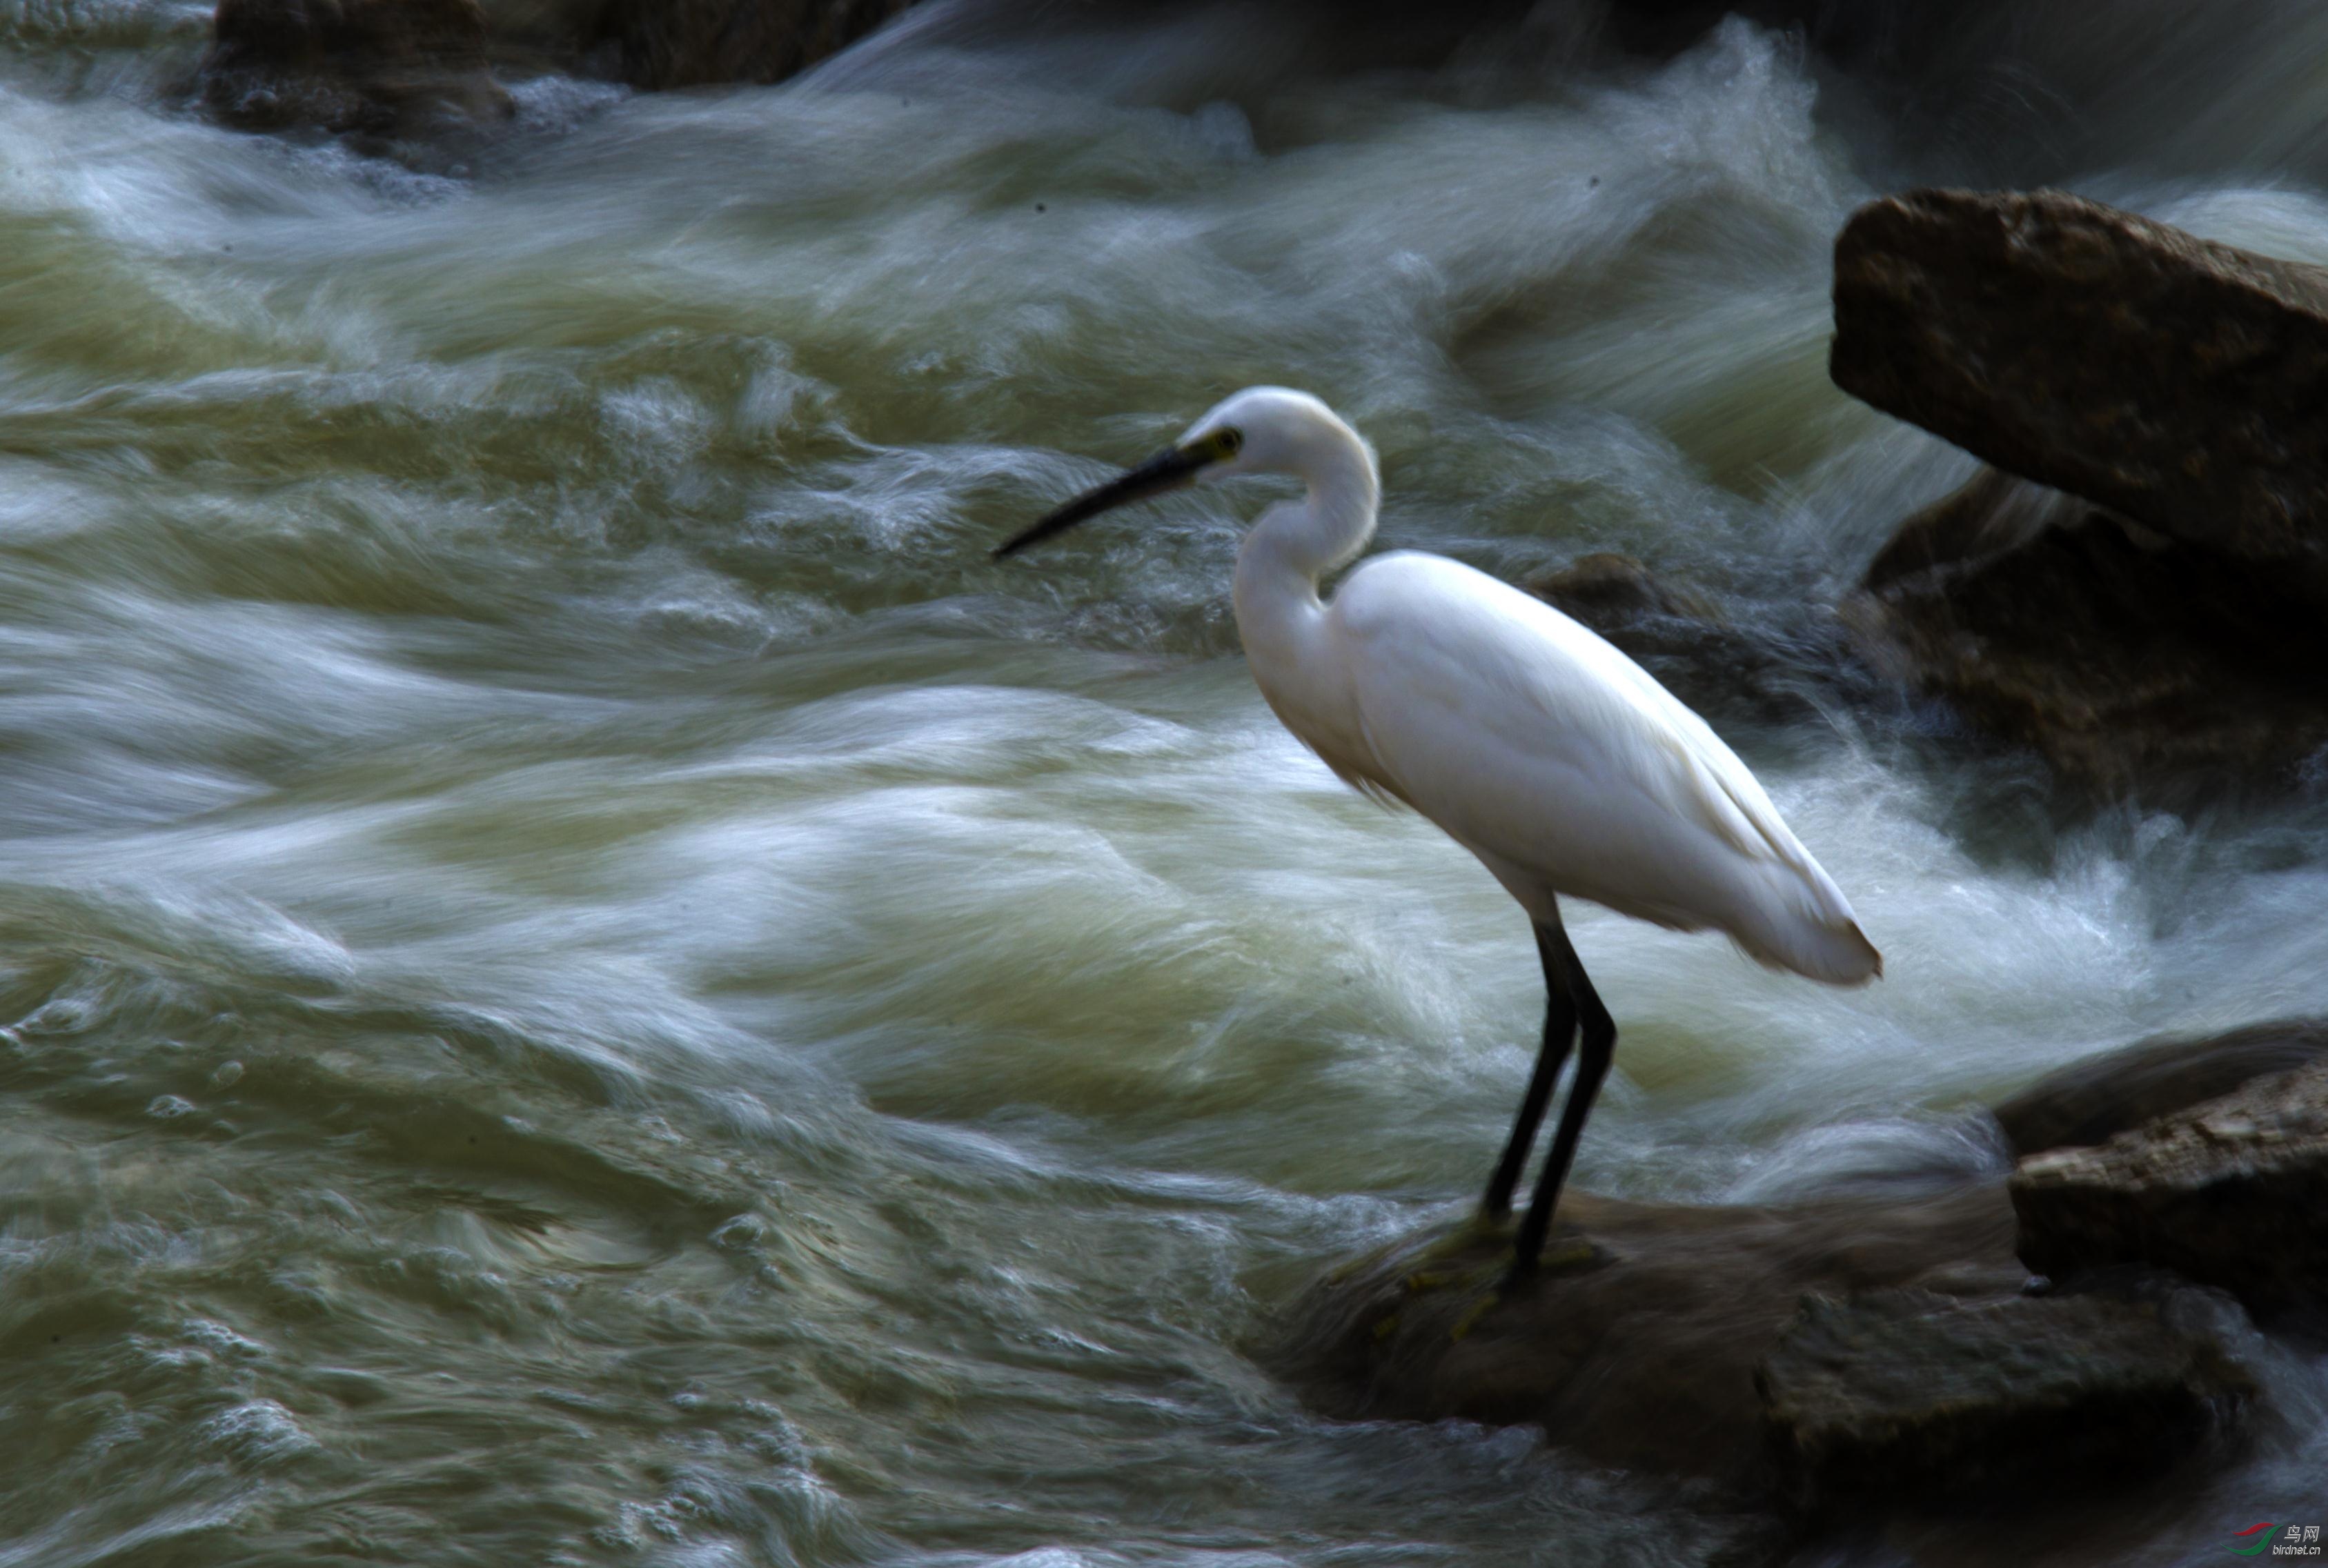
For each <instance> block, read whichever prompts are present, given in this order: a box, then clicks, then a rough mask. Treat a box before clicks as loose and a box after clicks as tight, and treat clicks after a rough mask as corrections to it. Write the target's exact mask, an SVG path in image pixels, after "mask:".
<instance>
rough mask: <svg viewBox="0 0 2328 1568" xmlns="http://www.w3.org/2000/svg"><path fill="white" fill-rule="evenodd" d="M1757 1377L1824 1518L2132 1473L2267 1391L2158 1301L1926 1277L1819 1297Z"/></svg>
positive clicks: (1784, 1474)
mask: <svg viewBox="0 0 2328 1568" xmlns="http://www.w3.org/2000/svg"><path fill="white" fill-rule="evenodd" d="M1755 1383H1756V1386H1757V1388H1758V1389H1759V1390H1760V1393H1761V1395H1762V1399H1763V1403H1764V1407H1765V1410H1766V1412H1767V1414H1768V1419H1769V1434H1770V1440H1771V1442H1772V1444H1773V1446H1774V1448H1775V1450H1776V1452H1777V1454H1778V1462H1779V1473H1780V1477H1781V1484H1782V1487H1783V1488H1784V1490H1785V1493H1786V1495H1787V1498H1788V1501H1789V1502H1791V1503H1792V1504H1794V1505H1795V1506H1796V1507H1798V1508H1802V1509H1804V1510H1807V1511H1809V1512H1812V1513H1820V1514H1826V1513H1838V1512H1854V1513H1855V1512H1863V1511H1869V1510H1873V1509H1876V1508H1879V1507H1897V1506H1900V1505H1902V1504H1908V1505H1927V1506H1929V1505H1938V1504H1948V1503H1954V1502H1958V1501H1961V1500H1965V1499H1978V1500H1979V1501H1980V1502H1982V1503H1984V1504H1985V1505H1989V1506H1995V1505H1998V1504H2006V1503H2011V1502H2014V1501H2019V1502H2030V1501H2035V1500H2038V1499H2040V1498H2057V1497H2059V1496H2060V1495H2061V1494H2062V1493H2065V1492H2074V1491H2080V1490H2084V1491H2091V1490H2097V1489H2101V1488H2106V1487H2107V1486H2110V1485H2113V1484H2115V1485H2124V1484H2125V1483H2126V1482H2128V1481H2131V1480H2136V1479H2142V1478H2144V1477H2147V1476H2153V1475H2156V1474H2158V1473H2160V1472H2162V1471H2164V1470H2166V1469H2170V1468H2172V1467H2173V1465H2174V1464H2175V1463H2176V1462H2177V1461H2178V1460H2183V1459H2186V1458H2188V1457H2190V1456H2191V1455H2192V1454H2193V1453H2194V1452H2196V1451H2199V1450H2200V1449H2201V1448H2203V1447H2205V1446H2206V1445H2207V1444H2208V1442H2209V1441H2210V1440H2211V1438H2215V1437H2217V1436H2219V1435H2220V1434H2222V1433H2224V1432H2228V1431H2229V1430H2230V1429H2231V1428H2232V1427H2233V1425H2234V1424H2235V1422H2237V1420H2238V1417H2239V1413H2240V1412H2241V1410H2242V1409H2243V1408H2244V1406H2245V1405H2246V1404H2248V1401H2249V1400H2250V1399H2251V1398H2252V1397H2253V1395H2254V1394H2255V1387H2254V1385H2253V1382H2252V1381H2251V1380H2250V1379H2249V1378H2248V1376H2247V1375H2246V1374H2245V1373H2244V1372H2242V1371H2241V1370H2240V1369H2239V1367H2238V1366H2235V1365H2234V1364H2233V1363H2232V1362H2231V1361H2230V1360H2229V1358H2228V1357H2226V1356H2225V1355H2224V1354H2223V1352H2222V1350H2221V1349H2220V1347H2218V1346H2216V1345H2215V1344H2213V1343H2212V1342H2211V1341H2210V1340H2208V1339H2206V1338H2201V1337H2198V1336H2194V1335H2191V1334H2187V1333H2184V1332H2179V1331H2177V1329H2173V1328H2170V1327H2169V1326H2168V1324H2167V1323H2166V1322H2165V1321H2163V1320H2162V1317H2161V1314H2160V1311H2159V1310H2158V1308H2157V1307H2155V1306H2154V1305H2152V1304H2149V1303H2146V1302H2141V1301H2132V1300H2123V1299H2120V1298H2117V1297H2115V1296H2106V1295H2099V1294H2085V1295H2073V1296H2045V1297H2034V1298H2032V1297H2026V1296H2023V1297H2018V1298H2015V1299H2014V1300H2001V1301H1980V1302H1966V1301H1962V1300H1954V1299H1951V1298H1949V1297H1947V1296H1941V1295H1937V1294H1934V1293H1932V1292H1930V1291H1913V1290H1907V1291H1873V1292H1869V1293H1866V1294H1863V1295H1859V1296H1856V1297H1853V1298H1851V1299H1850V1300H1835V1299H1833V1298H1830V1297H1825V1296H1812V1297H1809V1298H1807V1299H1806V1300H1804V1302H1803V1304H1802V1308H1801V1310H1800V1312H1799V1313H1798V1316H1797V1317H1796V1319H1795V1320H1794V1322H1793V1324H1792V1325H1791V1326H1789V1327H1788V1329H1787V1331H1786V1332H1785V1334H1784V1335H1783V1336H1782V1337H1781V1338H1779V1342H1778V1343H1777V1345H1776V1346H1774V1347H1772V1348H1771V1350H1770V1352H1769V1355H1768V1356H1767V1357H1765V1358H1764V1359H1763V1361H1762V1364H1761V1366H1760V1367H1759V1368H1758V1369H1757V1371H1756V1373H1755Z"/></svg>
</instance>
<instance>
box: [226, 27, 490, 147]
mask: <svg viewBox="0 0 2328 1568" xmlns="http://www.w3.org/2000/svg"><path fill="white" fill-rule="evenodd" d="M213 27H214V30H215V36H214V42H212V44H211V50H210V52H209V54H208V55H207V56H206V57H205V58H204V60H203V61H202V101H203V103H204V105H205V106H206V107H208V108H210V110H211V112H212V113H213V114H216V115H217V116H218V117H220V118H221V119H223V120H225V121H226V122H227V123H229V124H230V125H234V126H238V127H242V128H244V129H247V130H279V129H283V128H286V127H292V126H314V127H319V128H321V129H324V130H327V131H332V132H335V133H339V134H342V135H347V136H358V137H363V138H370V139H373V140H377V141H380V142H383V143H388V142H415V141H422V140H426V139H428V138H431V137H435V136H442V135H444V134H446V132H448V131H470V130H474V129H477V128H479V127H485V126H490V125H492V124H494V123H496V122H498V121H502V120H505V119H507V118H509V117H510V116H511V114H512V112H513V110H512V102H511V99H510V96H509V93H508V92H507V91H506V90H505V89H503V88H502V85H501V84H500V83H499V82H497V81H495V80H493V72H492V71H491V70H490V69H489V68H488V66H487V63H486V59H485V44H486V17H485V12H484V9H483V6H482V5H479V4H478V0H220V3H219V7H218V12H217V15H216V18H215V21H214V23H213Z"/></svg>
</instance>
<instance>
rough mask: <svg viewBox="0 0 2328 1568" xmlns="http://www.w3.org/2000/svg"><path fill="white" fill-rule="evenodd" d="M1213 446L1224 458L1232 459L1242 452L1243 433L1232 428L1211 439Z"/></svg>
mask: <svg viewBox="0 0 2328 1568" xmlns="http://www.w3.org/2000/svg"><path fill="white" fill-rule="evenodd" d="M1213 446H1214V448H1215V450H1216V451H1218V452H1219V453H1220V455H1222V456H1224V457H1234V456H1235V455H1237V454H1238V453H1239V452H1242V451H1244V431H1242V430H1239V429H1235V428H1234V427H1232V428H1230V429H1225V430H1223V431H1222V432H1221V433H1220V434H1219V435H1217V436H1215V437H1213Z"/></svg>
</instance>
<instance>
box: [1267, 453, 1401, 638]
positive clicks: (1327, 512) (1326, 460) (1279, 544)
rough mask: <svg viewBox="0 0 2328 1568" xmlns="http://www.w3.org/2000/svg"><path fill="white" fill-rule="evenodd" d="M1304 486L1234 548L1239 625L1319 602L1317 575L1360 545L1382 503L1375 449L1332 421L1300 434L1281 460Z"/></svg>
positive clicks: (1371, 532) (1371, 531) (1313, 606)
mask: <svg viewBox="0 0 2328 1568" xmlns="http://www.w3.org/2000/svg"><path fill="white" fill-rule="evenodd" d="M1288 466H1289V467H1291V469H1292V471H1293V472H1294V474H1297V475H1298V476H1299V477H1300V478H1301V479H1302V480H1303V481H1305V482H1306V483H1307V484H1308V485H1309V494H1308V495H1306V496H1304V497H1303V498H1302V499H1301V500H1300V501H1298V502H1283V503H1281V504H1280V505H1277V506H1272V507H1271V508H1270V509H1269V510H1268V511H1267V512H1263V513H1262V515H1261V521H1259V522H1257V523H1255V524H1254V525H1253V531H1252V532H1250V533H1248V534H1246V535H1245V540H1244V547H1243V548H1242V549H1239V550H1238V551H1237V569H1236V611H1237V623H1238V624H1239V625H1240V626H1245V625H1247V624H1248V620H1249V617H1252V616H1259V617H1261V618H1267V615H1268V612H1270V611H1272V610H1275V611H1280V612H1282V611H1286V610H1291V609H1297V608H1305V607H1306V608H1308V609H1312V610H1314V609H1316V608H1317V607H1318V602H1319V601H1318V579H1319V577H1324V576H1325V575H1326V574H1327V573H1328V572H1330V571H1332V570H1333V569H1334V568H1336V567H1338V566H1341V565H1342V564H1343V563H1345V562H1346V561H1347V560H1349V559H1351V558H1352V557H1353V556H1355V555H1356V554H1357V553H1358V552H1359V551H1360V550H1362V549H1366V540H1369V539H1372V538H1373V537H1374V531H1375V513H1376V512H1377V511H1378V510H1379V508H1380V506H1381V504H1382V481H1381V479H1380V478H1379V477H1378V476H1377V475H1376V474H1375V455H1374V454H1373V453H1372V452H1371V451H1369V450H1368V449H1367V447H1366V443H1365V442H1364V441H1362V440H1360V439H1359V438H1358V433H1357V432H1356V431H1355V430H1353V429H1351V428H1350V427H1348V426H1347V425H1345V424H1343V423H1342V422H1341V421H1340V420H1338V419H1337V420H1334V421H1332V422H1331V423H1330V424H1324V425H1320V426H1319V427H1317V428H1315V429H1313V430H1310V431H1308V432H1305V433H1304V437H1303V439H1302V441H1301V442H1300V446H1299V448H1298V449H1297V451H1296V453H1295V455H1294V460H1293V462H1292V463H1291V464H1290V465H1288Z"/></svg>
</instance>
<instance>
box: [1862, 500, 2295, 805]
mask: <svg viewBox="0 0 2328 1568" xmlns="http://www.w3.org/2000/svg"><path fill="white" fill-rule="evenodd" d="M2293 580H2294V579H2293V578H2292V577H2291V576H2290V574H2289V573H2288V572H2287V571H2286V570H2284V569H2281V568H2277V567H2269V568H2267V567H2264V566H2260V565H2258V564H2257V563H2254V562H2251V561H2246V560H2241V559H2236V558H2234V557H2231V556H2229V555H2225V554H2223V553H2221V552H2220V551H2217V550H2215V549H2209V548H2205V547H2202V546H2199V545H2195V544H2191V543H2188V542H2185V541H2182V540H2172V539H2168V538H2166V537H2164V536H2163V535H2161V534H2158V533H2156V532H2154V531H2153V530H2150V529H2148V528H2146V527H2145V526H2144V525H2142V524H2140V523H2137V522H2135V521H2131V520H2129V519H2127V518H2126V517H2123V516H2121V515H2119V514H2117V513H2114V512H2108V511H2105V510H2103V509H2100V508H2097V507H2094V506H2092V505H2090V504H2089V503H2087V502H2080V501H2079V500H2077V499H2076V498H2074V497H2071V496H2068V495H2065V494H2062V493H2060V492H2058V491H2051V490H2047V489H2044V488H2043V487H2042V486H2039V485H2035V484H2029V483H2027V482H2025V481H2022V480H2016V479H2014V478H2012V477H2010V476H2008V475H2005V474H1999V473H1996V472H1995V471H1993V470H1992V471H1991V472H1989V473H1987V474H1983V475H1982V476H1981V477H1979V478H1977V479H1976V480H1974V481H1973V482H1972V483H1971V484H1968V485H1967V486H1966V487H1965V488H1964V489H1962V490H1960V491H1958V492H1957V493H1956V494H1954V495H1951V496H1949V497H1948V498H1947V499H1946V500H1943V501H1941V502H1938V504H1936V505H1934V506H1932V507H1929V508H1928V509H1927V510H1925V511H1924V512H1919V513H1918V514H1916V515H1915V516H1914V517H1911V518H1910V519H1909V520H1908V521H1907V522H1906V523H1904V524H1902V525H1901V529H1900V530H1899V531H1898V533H1897V534H1896V535H1895V536H1894V537H1893V538H1892V540H1891V543H1890V544H1889V545H1887V546H1886V547H1885V548H1884V549H1883V551H1882V553H1881V554H1880V555H1878V556H1877V557H1876V559H1875V561H1874V564H1873V566H1872V567H1870V568H1869V570H1868V574H1867V577H1866V580H1865V583H1864V584H1863V587H1862V589H1861V591H1860V592H1859V593H1858V594H1856V595H1854V596H1853V597H1852V598H1851V599H1850V600H1849V601H1848V602H1846V604H1845V606H1844V615H1845V619H1846V620H1847V621H1849V622H1850V623H1851V624H1853V625H1854V626H1855V627H1856V628H1857V629H1858V630H1859V631H1860V632H1861V633H1862V634H1863V637H1864V638H1865V649H1866V652H1867V654H1868V656H1869V659H1870V661H1871V662H1873V664H1875V665H1876V666H1877V667H1878V668H1879V669H1881V670H1882V671H1885V672H1887V673H1889V674H1891V675H1893V676H1895V677H1897V678H1899V679H1901V680H1903V681H1907V682H1909V683H1910V684H1912V685H1914V686H1915V687H1917V688H1918V689H1919V690H1922V691H1924V692H1925V693H1927V694H1929V695H1933V696H1938V697H1941V698H1944V699H1947V700H1948V702H1949V703H1950V704H1951V705H1952V706H1953V707H1954V708H1955V709H1957V712H1958V713H1959V714H1961V715H1962V716H1963V718H1965V719H1966V720H1967V722H1968V723H1969V724H1971V725H1972V726H1974V727H1975V728H1978V729H1979V730H1982V731H1984V732H1985V733H1987V734H1989V735H1992V736H1995V737H1998V738H2000V739H2004V740H2006V741H2010V742H2014V743H2016V744H2020V745H2026V746H2032V747H2034V748H2035V749H2036V750H2037V751H2038V752H2039V753H2041V754H2042V756H2044V757H2045V758H2046V760H2047V761H2048V762H2050V763H2051V765H2053V767H2054V769H2055V770H2056V772H2057V773H2058V774H2059V775H2060V777H2061V778H2062V779H2063V780H2064V781H2065V783H2067V784H2069V785H2070V787H2071V789H2072V790H2073V791H2075V792H2077V793H2081V794H2084V795H2088V796H2100V797H2104V798H2119V797H2126V796H2142V797H2145V798H2149V799H2152V800H2154V801H2155V802H2157V803H2163V804H2169V805H2177V806H2182V805H2190V804H2196V803H2202V802H2204V801H2206V800H2208V799H2211V798H2212V797H2213V796H2215V795H2218V794H2220V793H2223V792H2225V791H2227V790H2231V789H2234V788H2243V787H2248V786H2253V787H2256V788H2259V789H2264V790H2275V789H2286V788H2288V787H2291V786H2293V785H2295V784H2297V783H2298V782H2299V781H2300V780H2301V779H2302V778H2303V777H2304V776H2305V768H2306V765H2307V763H2308V762H2309V761H2310V759H2312V758H2313V757H2314V756H2318V755H2320V754H2321V752H2322V748H2323V747H2328V681H2322V680H2321V679H2320V676H2319V671H2320V670H2322V669H2323V668H2328V618H2324V617H2323V616H2322V615H2321V614H2320V612H2319V610H2318V609H2316V608H2314V606H2311V605H2309V604H2307V603H2305V601H2304V599H2303V598H2302V597H2301V596H2298V595H2297V594H2296V593H2295V591H2294V590H2293V588H2292V587H2291V583H2292V582H2293Z"/></svg>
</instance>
